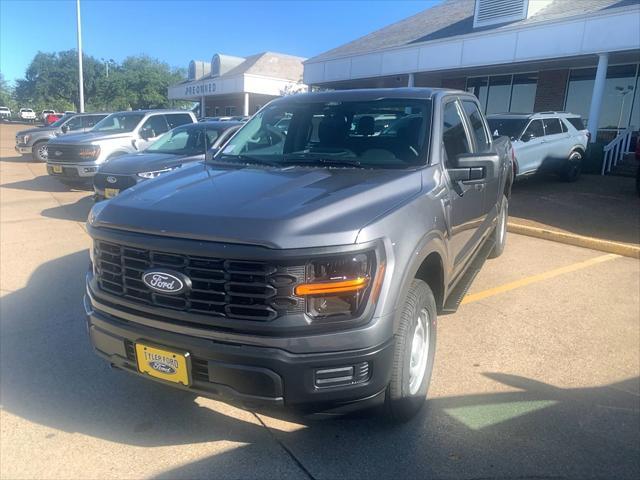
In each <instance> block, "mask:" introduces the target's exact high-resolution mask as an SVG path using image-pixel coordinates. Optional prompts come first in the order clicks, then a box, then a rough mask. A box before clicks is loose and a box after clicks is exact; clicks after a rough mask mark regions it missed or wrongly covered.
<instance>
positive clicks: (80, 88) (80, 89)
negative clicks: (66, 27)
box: [76, 0, 84, 113]
mask: <svg viewBox="0 0 640 480" xmlns="http://www.w3.org/2000/svg"><path fill="white" fill-rule="evenodd" d="M76 17H77V22H78V93H79V99H80V113H84V77H83V75H82V25H81V23H80V0H76Z"/></svg>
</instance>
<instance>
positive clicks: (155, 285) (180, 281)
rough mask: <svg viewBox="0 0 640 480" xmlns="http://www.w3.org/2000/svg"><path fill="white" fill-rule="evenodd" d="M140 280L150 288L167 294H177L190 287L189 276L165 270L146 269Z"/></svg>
mask: <svg viewBox="0 0 640 480" xmlns="http://www.w3.org/2000/svg"><path fill="white" fill-rule="evenodd" d="M142 281H143V282H144V284H145V285H146V286H147V287H149V288H150V289H151V290H155V291H156V292H160V293H164V294H168V295H178V294H180V293H182V292H184V291H185V290H187V289H188V288H190V287H191V280H190V279H189V277H187V276H185V275H182V274H181V273H178V272H169V271H166V270H148V271H146V272H144V274H142Z"/></svg>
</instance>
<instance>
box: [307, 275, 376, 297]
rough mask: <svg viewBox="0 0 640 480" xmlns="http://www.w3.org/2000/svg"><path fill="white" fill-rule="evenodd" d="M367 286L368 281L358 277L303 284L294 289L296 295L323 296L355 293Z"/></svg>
mask: <svg viewBox="0 0 640 480" xmlns="http://www.w3.org/2000/svg"><path fill="white" fill-rule="evenodd" d="M368 284H369V279H368V278H364V277H358V278H355V279H353V280H341V281H338V282H321V283H305V284H302V285H298V286H297V287H296V295H298V296H301V297H302V296H305V295H324V294H327V293H341V292H356V291H358V290H362V289H363V288H365V287H366V286H367V285H368Z"/></svg>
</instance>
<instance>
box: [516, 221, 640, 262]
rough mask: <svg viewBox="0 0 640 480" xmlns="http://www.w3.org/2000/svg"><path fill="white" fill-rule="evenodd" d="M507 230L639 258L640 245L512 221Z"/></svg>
mask: <svg viewBox="0 0 640 480" xmlns="http://www.w3.org/2000/svg"><path fill="white" fill-rule="evenodd" d="M507 231H509V232H511V233H517V234H519V235H527V236H529V237H536V238H542V239H544V240H551V241H552V242H558V243H565V244H567V245H574V246H576V247H584V248H590V249H592V250H599V251H601V252H607V253H615V254H617V255H622V256H625V257H631V258H638V259H640V246H635V245H629V244H626V243H620V242H611V241H609V240H602V239H600V238H593V237H585V236H582V235H576V234H573V233H566V232H558V231H557V230H548V229H546V228H540V227H531V226H529V225H521V224H518V223H514V222H508V223H507Z"/></svg>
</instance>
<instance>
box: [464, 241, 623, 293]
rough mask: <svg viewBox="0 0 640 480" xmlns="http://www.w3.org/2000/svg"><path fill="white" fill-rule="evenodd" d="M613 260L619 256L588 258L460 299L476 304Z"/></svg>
mask: <svg viewBox="0 0 640 480" xmlns="http://www.w3.org/2000/svg"><path fill="white" fill-rule="evenodd" d="M615 258H620V255H616V254H614V253H609V254H607V255H602V256H600V257H595V258H590V259H589V260H585V261H584V262H578V263H574V264H572V265H567V266H566V267H561V268H556V269H555V270H549V271H548V272H544V273H539V274H538V275H531V276H530V277H525V278H522V279H520V280H516V281H515V282H510V283H505V284H504V285H500V286H498V287H495V288H490V289H488V290H484V291H482V292H478V293H473V294H471V295H467V296H466V297H464V298H463V299H462V305H464V304H466V303H472V302H477V301H478V300H483V299H485V298H488V297H493V296H494V295H498V294H500V293H504V292H508V291H510V290H515V289H516V288H520V287H525V286H527V285H531V284H532V283H536V282H541V281H542V280H548V279H550V278H554V277H557V276H559V275H564V274H565V273H571V272H575V271H576V270H581V269H583V268H587V267H590V266H592V265H597V264H598V263H602V262H608V261H609V260H613V259H615Z"/></svg>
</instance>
